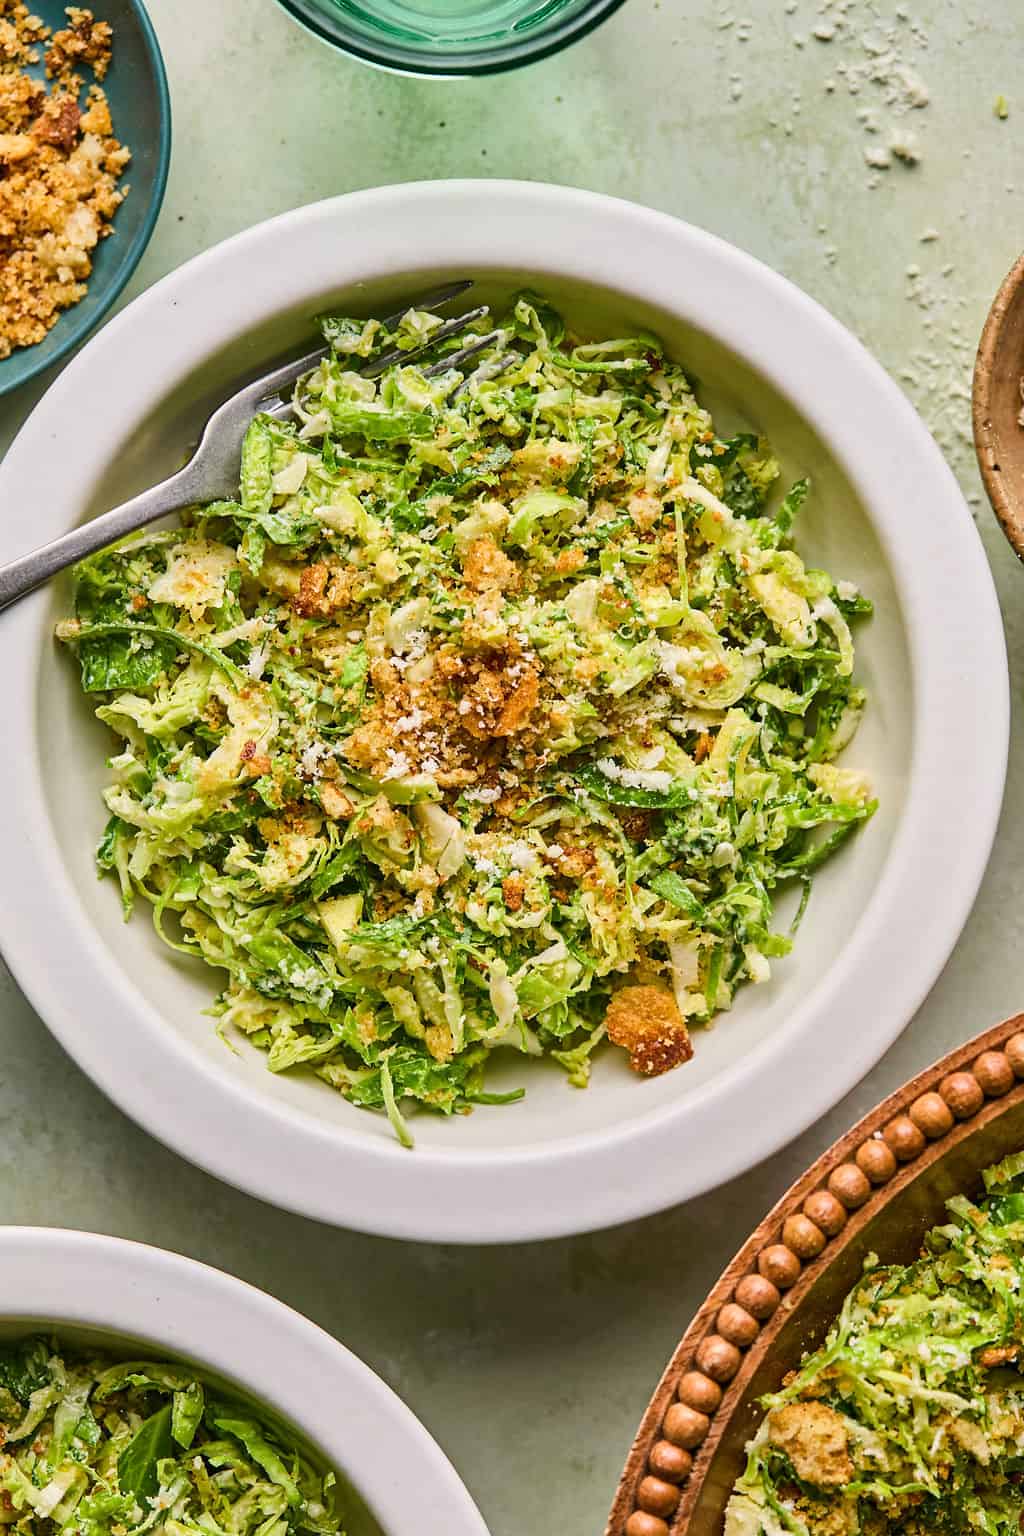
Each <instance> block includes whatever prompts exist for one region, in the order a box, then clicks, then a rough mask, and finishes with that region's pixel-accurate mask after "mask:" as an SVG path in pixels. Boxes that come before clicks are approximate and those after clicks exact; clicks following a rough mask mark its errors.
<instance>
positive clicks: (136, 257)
mask: <svg viewBox="0 0 1024 1536" xmlns="http://www.w3.org/2000/svg"><path fill="white" fill-rule="evenodd" d="M85 3H86V4H88V5H89V9H90V10H91V11H92V13H93V15H94V16H95V17H96V19H97V20H98V21H109V23H110V25H111V27H112V28H113V31H114V51H113V60H112V63H111V65H110V68H109V70H108V71H107V76H106V79H105V80H104V81H103V89H104V90H105V91H106V93H107V99H108V100H109V102H110V112H111V116H112V118H113V121H114V132H115V133H116V134H117V137H118V138H119V139H120V140H121V143H122V144H127V145H128V147H129V149H130V150H131V152H132V158H131V163H130V164H129V166H128V167H127V169H126V171H125V173H124V181H123V185H127V186H128V187H129V188H130V189H131V190H130V191H129V193H128V196H127V197H126V198H125V200H124V202H123V203H122V204H121V207H120V208H119V209H118V210H117V213H116V214H115V215H114V230H113V233H112V234H110V235H108V236H107V238H106V239H105V240H101V241H100V243H99V245H98V246H97V248H96V251H95V255H94V260H93V269H92V276H91V277H90V278H89V287H88V292H87V293H86V295H85V298H84V299H82V300H81V302H80V303H78V304H76V305H74V306H73V308H71V309H66V310H65V311H64V312H63V314H62V315H61V316H60V318H59V320H58V321H57V323H56V325H55V326H54V327H53V329H52V330H51V331H50V332H49V333H48V335H47V336H46V339H45V340H44V341H41V342H39V343H37V345H36V346H34V347H21V348H19V349H18V350H17V351H15V352H12V353H11V355H10V357H6V358H4V359H2V360H0V395H4V394H7V393H8V391H9V390H12V389H17V388H18V386H19V385H20V384H25V383H27V381H28V380H29V379H31V378H34V377H35V375H36V374H37V373H41V372H42V371H43V369H44V368H49V367H51V366H52V365H53V364H54V363H56V362H59V361H60V359H61V358H63V357H66V356H67V354H68V353H69V352H70V351H71V350H72V349H73V348H74V347H77V346H78V345H79V344H80V343H81V342H83V341H84V340H85V338H86V336H88V334H89V332H90V331H91V330H93V329H94V328H95V327H96V326H97V325H98V324H99V323H100V321H101V320H102V319H103V316H104V315H105V314H106V313H107V311H108V309H109V308H110V306H111V305H112V304H113V302H114V300H115V299H116V298H117V296H118V294H119V293H120V292H121V290H122V288H123V287H124V285H125V283H127V281H128V279H129V278H130V277H131V275H132V273H133V272H134V271H135V268H136V267H137V266H138V264H139V261H140V259H141V257H142V253H143V251H144V250H145V249H146V246H147V245H148V243H149V237H150V235H151V234H152V233H153V226H154V224H155V223H156V219H157V214H158V213H159V212H160V204H161V203H162V202H163V197H164V188H165V186H166V185H167V167H168V164H169V162H170V158H171V101H170V96H169V95H168V91H167V76H166V74H165V72H164V63H163V59H162V58H161V56H160V46H159V44H158V43H157V40H156V33H155V32H154V31H153V24H152V22H151V21H150V19H149V17H148V15H147V14H146V10H145V7H144V6H143V5H142V3H141V0H91V4H90V3H89V0H85ZM31 8H32V11H33V13H34V14H35V15H37V16H41V17H42V19H43V20H44V21H45V22H46V24H47V26H50V27H53V28H54V29H56V28H58V27H61V26H63V25H64V24H65V17H64V5H63V4H61V3H60V0H34V3H33V4H32V7H31ZM32 73H33V74H39V75H40V76H41V75H42V73H43V70H42V65H40V66H39V68H38V69H36V68H33V69H32ZM83 74H84V75H85V77H86V80H87V81H88V79H89V78H91V77H90V74H89V71H88V70H83Z"/></svg>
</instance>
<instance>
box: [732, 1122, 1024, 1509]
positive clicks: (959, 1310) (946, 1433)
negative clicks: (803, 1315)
mask: <svg viewBox="0 0 1024 1536" xmlns="http://www.w3.org/2000/svg"><path fill="white" fill-rule="evenodd" d="M984 1185H985V1195H984V1196H983V1198H982V1199H980V1200H979V1201H978V1202H977V1203H975V1202H974V1201H972V1200H969V1199H968V1198H967V1197H966V1196H965V1195H956V1196H955V1197H954V1198H953V1199H952V1200H949V1201H948V1202H947V1209H948V1212H949V1220H948V1222H947V1223H946V1224H945V1225H942V1226H937V1227H934V1228H932V1230H931V1231H930V1232H929V1233H928V1235H927V1237H926V1239H925V1242H924V1249H923V1253H922V1256H921V1257H920V1258H919V1259H918V1260H917V1261H916V1263H913V1264H908V1265H880V1264H879V1263H878V1260H877V1258H876V1257H875V1256H874V1255H872V1256H871V1258H870V1259H869V1261H868V1264H867V1267H866V1269H865V1273H864V1277H863V1279H862V1280H861V1281H860V1282H859V1284H858V1285H857V1286H856V1287H855V1288H854V1290H853V1291H851V1293H850V1295H849V1296H848V1297H847V1299H846V1301H845V1303H844V1304H843V1308H842V1311H841V1313H840V1315H839V1319H838V1321H837V1322H836V1324H835V1326H834V1327H833V1328H832V1331H831V1332H830V1333H829V1335H828V1338H827V1339H826V1341H825V1343H824V1345H823V1346H822V1348H821V1349H819V1350H817V1351H816V1352H815V1353H814V1354H812V1355H810V1356H809V1357H808V1358H807V1359H806V1360H805V1361H804V1362H803V1364H802V1366H801V1368H800V1370H799V1371H797V1372H796V1373H795V1374H794V1375H793V1376H792V1378H791V1379H790V1380H788V1382H787V1384H786V1385H785V1387H784V1388H783V1390H782V1391H781V1392H777V1393H775V1394H774V1395H773V1396H771V1397H769V1398H767V1399H765V1402H766V1404H767V1406H768V1408H769V1413H768V1415H767V1417H766V1419H765V1420H764V1423H763V1424H762V1425H761V1428H760V1430H759V1431H758V1434H757V1436H756V1437H755V1439H754V1440H753V1441H752V1442H751V1444H750V1446H749V1456H748V1462H747V1468H746V1472H745V1473H744V1475H743V1477H742V1478H741V1479H740V1481H739V1482H738V1483H737V1484H736V1488H735V1491H734V1492H733V1495H732V1498H731V1500H730V1503H729V1507H728V1510H727V1514H726V1522H725V1532H726V1536H783V1533H789V1532H794V1533H798V1536H818V1533H821V1536H847V1533H849V1536H854V1533H863V1536H885V1533H890V1536H896V1533H898V1536H931V1533H935V1536H938V1533H958V1532H964V1533H967V1532H978V1533H982V1532H983V1533H987V1536H1018V1533H1019V1531H1020V1529H1021V1525H1020V1522H1021V1519H1022V1516H1024V1376H1022V1375H1021V1374H1020V1366H1021V1357H1022V1351H1024V1338H1022V1330H1021V1297H1020V1288H1021V1277H1022V1276H1024V1153H1020V1152H1018V1153H1016V1154H1014V1155H1013V1156H1012V1157H1008V1158H1007V1159H1006V1160H1005V1161H1004V1162H1002V1163H998V1164H997V1165H996V1166H995V1167H994V1168H989V1169H988V1170H987V1172H986V1173H985V1175H984Z"/></svg>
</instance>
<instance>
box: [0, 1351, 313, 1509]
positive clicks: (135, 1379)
mask: <svg viewBox="0 0 1024 1536" xmlns="http://www.w3.org/2000/svg"><path fill="white" fill-rule="evenodd" d="M0 1446H2V1449H0V1513H2V1523H3V1527H4V1529H5V1531H9V1532H11V1533H12V1536H52V1533H53V1532H62V1533H66V1536H142V1533H143V1532H157V1533H160V1532H164V1533H166V1536H185V1533H188V1532H193V1533H205V1536H301V1533H307V1536H343V1532H342V1528H341V1515H340V1513H339V1511H338V1508H337V1499H336V1494H335V1484H336V1476H335V1474H334V1473H333V1472H332V1471H330V1470H329V1469H325V1468H318V1467H316V1466H314V1464H313V1461H312V1460H311V1458H310V1456H309V1454H308V1453H307V1452H306V1451H305V1450H304V1449H302V1448H300V1446H299V1445H298V1444H297V1443H296V1441H295V1439H294V1437H293V1436H292V1435H290V1434H289V1433H287V1432H286V1431H284V1430H283V1429H282V1428H281V1427H280V1426H279V1425H277V1424H276V1423H275V1424H273V1425H271V1424H270V1423H269V1422H266V1421H265V1420H264V1418H263V1417H262V1416H261V1415H260V1414H259V1412H258V1411H257V1410H255V1409H254V1408H253V1407H252V1405H250V1404H244V1403H242V1402H239V1401H232V1402H229V1401H227V1400H225V1399H224V1398H223V1396H221V1395H219V1394H217V1393H215V1391H214V1389H213V1388H212V1387H211V1386H210V1385H209V1384H207V1383H205V1382H204V1381H203V1380H202V1379H201V1378H199V1377H198V1376H196V1374H195V1372H194V1370H193V1369H192V1368H191V1367H188V1366H179V1365H172V1364H169V1363H157V1362H149V1361H147V1362H137V1361H127V1362H112V1361H111V1360H109V1359H108V1358H105V1357H103V1356H102V1355H97V1354H93V1353H84V1352H80V1351H78V1350H76V1349H71V1348H64V1347H63V1346H62V1344H61V1343H60V1342H59V1341H58V1340H56V1339H52V1338H43V1337H32V1338H27V1339H22V1340H20V1341H18V1342H16V1343H13V1344H8V1345H5V1346H4V1347H3V1348H2V1349H0Z"/></svg>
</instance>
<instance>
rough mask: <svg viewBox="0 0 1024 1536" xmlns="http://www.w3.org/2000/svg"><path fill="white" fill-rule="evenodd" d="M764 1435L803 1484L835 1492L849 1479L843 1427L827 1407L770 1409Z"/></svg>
mask: <svg viewBox="0 0 1024 1536" xmlns="http://www.w3.org/2000/svg"><path fill="white" fill-rule="evenodd" d="M768 1435H769V1439H770V1440H771V1443H772V1444H773V1445H777V1446H778V1447H779V1449H780V1450H782V1451H785V1453H786V1455H787V1456H788V1457H789V1459H790V1461H791V1463H792V1465H793V1471H794V1472H795V1473H796V1475H797V1477H799V1478H801V1479H802V1480H803V1481H804V1482H808V1483H813V1484H814V1485H815V1486H816V1487H818V1488H830V1487H837V1488H839V1487H842V1486H843V1485H844V1484H846V1483H848V1482H849V1481H850V1479H851V1478H852V1477H853V1462H852V1461H851V1460H850V1453H849V1446H848V1439H847V1434H846V1425H845V1424H844V1423H843V1420H842V1418H841V1417H840V1415H839V1414H838V1413H836V1411H835V1409H834V1408H830V1407H829V1406H828V1404H827V1403H786V1404H785V1405H784V1406H783V1407H782V1408H776V1409H774V1410H773V1412H772V1413H771V1414H770V1415H769V1418H768Z"/></svg>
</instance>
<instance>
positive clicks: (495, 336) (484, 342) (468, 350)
mask: <svg viewBox="0 0 1024 1536" xmlns="http://www.w3.org/2000/svg"><path fill="white" fill-rule="evenodd" d="M504 340H505V332H504V331H503V330H500V329H499V330H496V331H488V333H487V335H486V336H475V337H474V338H473V340H472V341H470V342H467V343H466V345H465V346H464V347H460V348H459V350H458V351H457V352H446V353H445V355H444V357H442V358H439V359H438V361H437V362H436V363H431V365H430V367H429V368H424V370H423V377H424V378H425V379H436V378H438V377H440V375H441V374H442V373H447V372H448V370H449V368H461V367H462V365H463V363H468V362H469V360H470V358H471V357H475V356H476V354H477V353H478V352H482V351H483V350H484V348H485V347H492V346H493V345H494V344H495V342H498V341H504Z"/></svg>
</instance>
